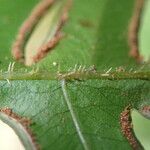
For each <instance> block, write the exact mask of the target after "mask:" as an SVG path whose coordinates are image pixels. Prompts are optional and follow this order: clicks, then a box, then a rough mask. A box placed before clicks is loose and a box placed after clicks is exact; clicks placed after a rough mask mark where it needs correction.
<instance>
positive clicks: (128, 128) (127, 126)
mask: <svg viewBox="0 0 150 150" xmlns="http://www.w3.org/2000/svg"><path fill="white" fill-rule="evenodd" d="M120 125H121V131H122V133H123V135H124V136H125V137H126V138H127V140H128V142H129V143H130V145H131V146H132V148H133V149H134V150H140V149H141V148H142V146H141V145H140V143H139V142H138V140H137V139H136V137H135V135H134V132H133V125H132V119H131V108H130V106H128V107H126V108H125V110H124V111H123V112H122V113H121V115H120Z"/></svg>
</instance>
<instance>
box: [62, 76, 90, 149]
mask: <svg viewBox="0 0 150 150" xmlns="http://www.w3.org/2000/svg"><path fill="white" fill-rule="evenodd" d="M61 87H62V91H63V95H64V99H65V101H66V103H67V106H68V109H69V111H70V113H71V117H72V120H73V123H74V126H75V128H76V131H77V134H78V136H79V138H80V141H81V143H82V145H83V147H84V149H85V150H89V147H88V145H87V142H86V140H85V138H84V136H83V134H82V131H81V129H80V126H79V123H78V120H77V118H76V115H75V112H74V110H73V106H72V104H71V101H70V99H69V96H68V93H67V90H66V81H65V79H63V80H62V81H61Z"/></svg>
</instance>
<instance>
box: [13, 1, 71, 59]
mask: <svg viewBox="0 0 150 150" xmlns="http://www.w3.org/2000/svg"><path fill="white" fill-rule="evenodd" d="M70 1H71V0H68V5H66V7H65V8H64V10H63V14H62V17H61V19H60V21H59V24H58V26H57V31H56V33H55V36H54V37H53V39H52V40H50V41H49V42H47V43H46V44H45V45H43V46H41V47H39V49H38V52H37V54H36V55H35V56H34V58H32V59H33V61H34V62H37V61H39V60H40V59H41V58H43V57H44V56H45V55H46V54H47V52H48V51H50V50H51V49H52V48H53V47H54V46H55V45H56V44H57V43H58V42H59V40H60V39H61V37H62V36H61V35H62V34H61V33H60V29H61V27H62V26H63V24H64V23H65V21H66V20H67V12H68V9H69V7H70ZM54 2H55V0H42V1H41V2H40V3H39V4H38V5H37V6H36V7H35V8H34V9H33V11H32V12H31V14H30V16H29V17H28V18H27V19H26V20H25V22H24V23H23V25H22V26H21V28H20V29H19V32H18V35H17V37H16V40H15V42H14V43H13V46H12V55H13V57H14V58H15V59H16V60H19V61H23V62H25V61H24V60H25V58H24V52H23V51H24V50H23V49H24V45H25V42H26V40H27V38H28V35H29V34H30V33H31V32H32V30H33V28H34V27H35V26H36V24H37V23H38V21H39V20H40V18H41V17H42V16H43V15H44V14H45V13H46V12H47V10H48V9H49V7H50V6H51V5H52V4H53V3H54Z"/></svg>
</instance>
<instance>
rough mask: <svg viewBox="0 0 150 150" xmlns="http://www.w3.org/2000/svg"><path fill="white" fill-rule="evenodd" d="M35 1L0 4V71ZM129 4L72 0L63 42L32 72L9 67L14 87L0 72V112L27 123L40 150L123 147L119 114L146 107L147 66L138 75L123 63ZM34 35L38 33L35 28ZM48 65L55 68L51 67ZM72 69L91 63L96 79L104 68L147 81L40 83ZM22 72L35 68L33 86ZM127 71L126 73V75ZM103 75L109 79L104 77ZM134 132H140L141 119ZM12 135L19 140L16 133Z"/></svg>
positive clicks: (129, 62) (149, 94)
mask: <svg viewBox="0 0 150 150" xmlns="http://www.w3.org/2000/svg"><path fill="white" fill-rule="evenodd" d="M37 2H38V0H30V1H27V0H26V1H25V0H13V1H10V0H0V18H1V20H0V52H1V54H0V70H4V71H6V70H7V68H8V65H9V63H10V62H13V61H14V60H13V59H12V56H11V53H10V50H11V44H12V42H13V41H14V40H15V36H16V33H17V30H18V28H19V26H20V25H21V24H22V22H23V21H24V19H26V17H27V16H28V15H29V12H30V11H31V9H32V8H33V6H34V5H35V4H36V3H37ZM134 2H135V0H120V1H118V2H116V0H90V1H89V0H74V1H73V4H72V7H71V9H70V11H69V20H68V21H67V22H66V24H65V25H64V27H63V29H62V32H63V34H64V37H63V39H62V40H61V41H60V42H59V44H58V45H57V46H56V47H55V48H54V49H53V50H52V51H51V52H50V53H49V54H48V55H47V57H45V58H44V59H43V60H41V61H40V62H38V63H37V64H35V65H34V66H33V67H25V66H24V65H23V64H20V63H18V62H16V64H15V68H14V71H17V72H15V73H14V74H15V78H14V79H15V80H14V81H11V80H10V81H9V80H4V79H7V76H6V74H9V72H8V73H6V74H3V77H2V78H1V74H0V79H1V81H0V108H4V107H9V108H12V110H13V111H14V112H15V113H17V114H19V115H20V116H24V117H28V118H29V119H30V120H31V122H32V125H31V130H32V132H33V134H34V135H35V139H36V142H37V143H38V144H39V145H40V146H41V149H42V150H49V149H51V150H65V149H66V150H80V149H81V150H82V149H85V150H88V149H89V150H101V149H102V150H103V149H104V150H116V149H118V150H119V149H121V150H128V149H131V146H130V145H129V143H128V141H127V140H126V138H125V137H124V136H123V134H122V133H121V126H120V114H121V112H122V111H123V110H124V109H125V108H126V107H127V106H129V105H130V107H131V108H134V109H139V108H140V107H141V106H143V105H150V99H149V98H150V82H149V80H150V77H149V66H148V65H147V66H146V67H145V68H146V69H144V70H142V69H141V68H143V66H142V65H139V64H137V63H136V62H135V60H134V59H132V58H130V57H128V52H129V46H128V44H127V30H128V24H129V21H130V19H131V16H132V12H133V8H134ZM46 18H47V17H46ZM35 29H36V30H38V26H37V28H35ZM54 62H55V63H56V64H58V66H55V67H54V66H53V64H54ZM76 64H78V67H79V66H80V65H82V67H83V66H84V65H85V66H86V67H87V68H88V67H89V66H92V65H95V67H96V69H97V70H98V71H99V72H101V71H104V73H105V72H106V71H108V70H109V69H110V68H111V67H112V70H111V69H110V72H111V71H115V68H116V67H120V66H123V67H125V68H127V70H126V71H127V73H128V70H130V69H133V70H134V71H136V72H141V75H142V76H143V77H145V76H146V77H147V78H146V79H147V80H144V79H142V78H140V79H139V78H138V77H135V78H132V79H131V78H125V76H122V78H119V77H118V78H115V79H114V76H113V75H112V76H110V78H109V80H108V79H102V78H97V79H91V77H90V76H89V77H88V78H85V79H84V80H83V79H80V77H79V78H78V80H75V79H74V78H71V79H70V80H65V78H64V79H62V81H61V80H56V79H55V80H50V78H46V77H47V76H49V75H50V74H49V73H51V72H56V71H58V69H60V71H64V72H67V71H68V69H70V68H72V69H73V68H74V66H75V65H76ZM28 68H29V69H32V68H38V69H39V73H41V74H40V76H38V77H36V76H35V78H34V80H32V75H33V74H32V73H30V74H28V77H27V76H23V74H22V72H23V71H24V70H25V69H28ZM20 70H22V72H21V73H20ZM43 71H44V74H42V73H43ZM134 71H133V72H132V70H130V73H131V74H132V75H133V76H134V75H135V74H134V73H135V72H134ZM125 73H126V72H122V74H125ZM21 74H22V76H23V78H21V77H20V75H21ZM45 74H47V76H45ZM53 75H54V74H53ZM105 75H106V76H107V75H109V71H108V74H107V73H106V74H105ZM79 76H80V74H79ZM55 78H56V77H55ZM10 79H11V77H10ZM21 79H23V80H21ZM35 79H36V80H35ZM41 79H42V80H41ZM53 79H54V78H53ZM64 82H66V84H65V83H64ZM138 124H139V125H140V123H138ZM140 127H141V128H146V126H145V123H144V121H143V124H142V125H140ZM15 128H16V126H15ZM147 130H148V129H147ZM139 134H140V135H138V138H139V140H140V141H142V140H144V139H146V140H147V137H146V136H145V135H142V134H143V132H142V133H140V132H139ZM18 136H19V137H20V139H21V137H22V133H21V135H20V133H18ZM25 138H26V136H25ZM141 138H142V139H141ZM25 140H28V138H26V139H25ZM23 141H24V140H23ZM147 141H150V139H149V140H147ZM144 142H145V140H144ZM144 142H142V145H143V143H144ZM22 143H23V142H22ZM146 144H149V143H148V142H147V143H146Z"/></svg>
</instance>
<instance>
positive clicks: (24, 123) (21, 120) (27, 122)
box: [0, 107, 40, 150]
mask: <svg viewBox="0 0 150 150" xmlns="http://www.w3.org/2000/svg"><path fill="white" fill-rule="evenodd" d="M0 112H1V113H4V114H6V115H8V116H9V117H11V118H13V119H15V120H16V121H17V122H18V123H20V124H21V125H22V126H23V127H24V128H25V129H26V131H27V133H28V134H29V135H30V137H31V139H32V142H33V144H34V145H35V147H36V149H37V150H38V149H40V146H39V145H38V144H37V143H36V139H35V136H34V135H33V133H32V132H31V130H30V128H29V126H30V125H31V120H30V119H28V118H25V117H21V116H19V115H18V114H16V113H14V112H13V111H12V109H11V108H8V107H6V108H2V109H0Z"/></svg>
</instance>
